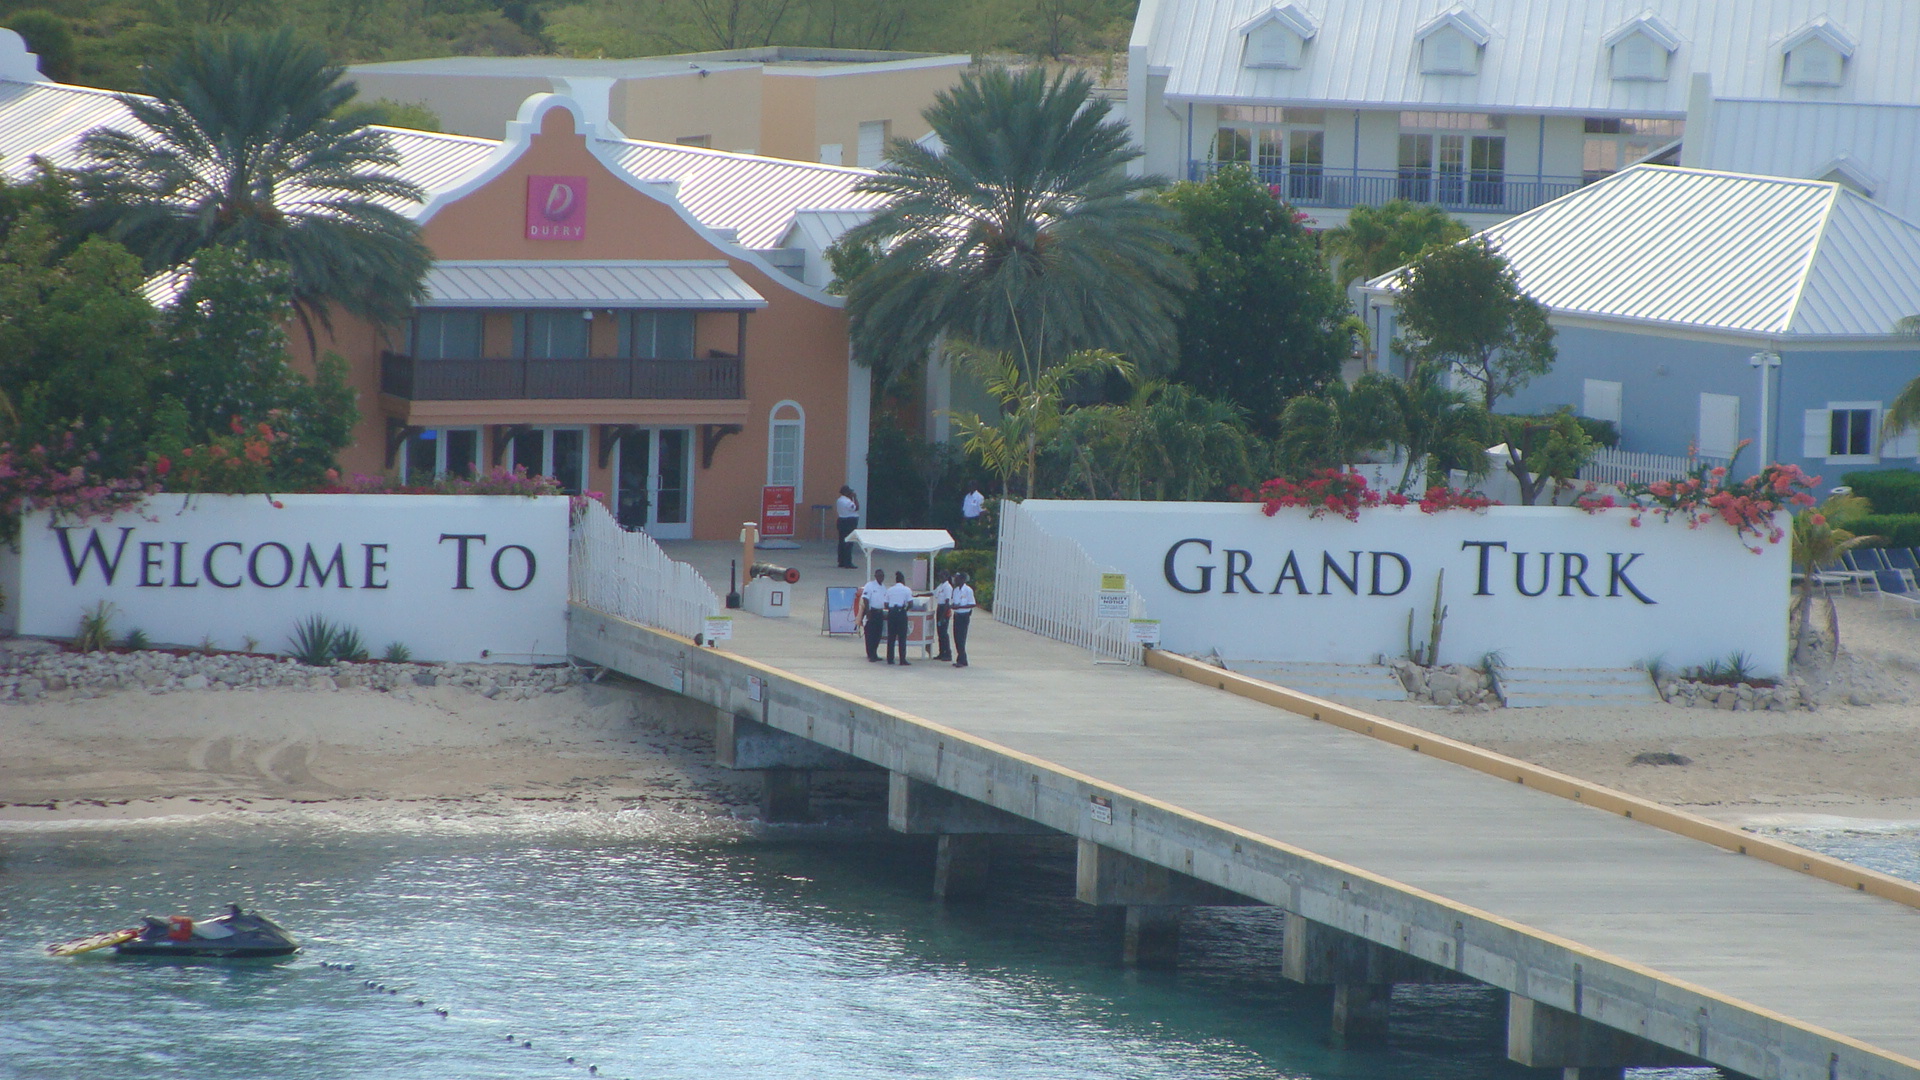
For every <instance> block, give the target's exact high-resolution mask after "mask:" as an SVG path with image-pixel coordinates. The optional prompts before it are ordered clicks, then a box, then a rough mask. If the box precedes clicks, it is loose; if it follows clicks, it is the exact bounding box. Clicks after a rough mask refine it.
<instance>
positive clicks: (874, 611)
mask: <svg viewBox="0 0 1920 1080" xmlns="http://www.w3.org/2000/svg"><path fill="white" fill-rule="evenodd" d="M860 600H861V602H862V603H864V604H865V605H866V608H867V613H866V616H865V618H866V624H865V629H866V631H867V659H868V660H869V661H871V662H872V663H875V664H877V663H879V662H880V637H881V635H882V634H884V633H885V632H886V629H887V574H886V571H884V570H875V571H874V572H873V580H872V581H869V582H867V583H866V585H864V586H862V587H861V589H860Z"/></svg>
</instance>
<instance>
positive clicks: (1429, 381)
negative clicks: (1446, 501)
mask: <svg viewBox="0 0 1920 1080" xmlns="http://www.w3.org/2000/svg"><path fill="white" fill-rule="evenodd" d="M1362 377H1363V378H1366V377H1367V376H1362ZM1374 385H1377V386H1378V387H1379V392H1380V394H1381V396H1382V398H1383V399H1384V400H1385V401H1386V403H1387V405H1388V408H1389V413H1390V417H1391V421H1390V422H1391V424H1392V434H1393V438H1394V440H1395V441H1396V442H1398V443H1399V444H1400V446H1401V450H1402V453H1404V454H1405V456H1406V459H1407V464H1406V469H1405V470H1403V471H1402V472H1401V474H1400V483H1399V484H1398V485H1396V486H1395V488H1394V490H1395V491H1398V492H1400V493H1402V494H1405V493H1406V491H1407V489H1408V488H1410V487H1412V486H1413V481H1414V479H1415V476H1416V475H1417V474H1416V470H1417V469H1419V468H1420V467H1421V466H1422V464H1424V465H1425V476H1424V479H1425V480H1426V482H1427V485H1428V486H1429V487H1431V486H1433V485H1435V484H1444V483H1446V480H1447V473H1448V472H1449V471H1450V470H1453V469H1459V470H1462V471H1463V472H1466V473H1468V474H1470V475H1476V476H1477V475H1479V474H1480V473H1482V472H1484V471H1486V468H1487V457H1486V446H1487V443H1488V441H1489V436H1490V435H1491V434H1492V431H1493V427H1494V417H1492V416H1491V415H1489V414H1488V413H1487V410H1485V409H1484V408H1481V407H1480V405H1479V403H1478V402H1475V401H1474V400H1473V399H1472V398H1470V397H1469V396H1468V395H1466V394H1464V393H1461V392H1460V391H1458V390H1455V389H1454V388H1453V387H1451V386H1449V385H1447V378H1446V372H1445V371H1444V370H1442V369H1441V368H1438V367H1436V366H1434V365H1432V364H1421V365H1418V366H1416V367H1415V368H1414V369H1413V371H1412V372H1411V373H1410V374H1409V375H1408V376H1407V377H1406V378H1405V379H1395V378H1391V377H1387V376H1379V377H1378V382H1377V383H1375V384H1374Z"/></svg>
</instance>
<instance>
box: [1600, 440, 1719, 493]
mask: <svg viewBox="0 0 1920 1080" xmlns="http://www.w3.org/2000/svg"><path fill="white" fill-rule="evenodd" d="M1727 464H1730V462H1728V461H1727V459H1725V458H1716V457H1705V456H1697V457H1675V456H1674V455H1672V454H1636V453H1631V452H1629V451H1625V450H1609V449H1607V448H1605V447H1602V448H1601V449H1599V450H1596V451H1594V455H1593V460H1592V461H1590V462H1588V463H1587V464H1586V466H1585V467H1584V468H1582V469H1581V470H1580V479H1582V480H1592V481H1593V482H1595V483H1598V484H1626V483H1630V482H1635V481H1637V482H1639V483H1642V484H1651V483H1653V482H1654V481H1656V480H1679V479H1681V478H1682V477H1685V476H1688V475H1691V474H1692V472H1693V471H1694V470H1695V469H1697V468H1699V467H1700V466H1702V465H1705V466H1707V467H1708V468H1712V467H1713V466H1715V465H1727Z"/></svg>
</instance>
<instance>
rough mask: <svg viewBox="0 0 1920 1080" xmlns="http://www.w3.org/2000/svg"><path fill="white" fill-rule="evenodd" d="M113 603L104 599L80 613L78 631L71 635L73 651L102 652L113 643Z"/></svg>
mask: <svg viewBox="0 0 1920 1080" xmlns="http://www.w3.org/2000/svg"><path fill="white" fill-rule="evenodd" d="M113 611H114V608H113V605H112V604H109V603H107V602H106V601H105V600H102V601H100V603H98V604H97V605H95V606H94V609H93V610H92V611H83V612H81V613H80V632H79V633H77V634H75V635H73V651H75V652H102V651H104V650H105V649H106V647H107V646H109V645H111V644H113Z"/></svg>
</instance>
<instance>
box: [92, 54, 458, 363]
mask: <svg viewBox="0 0 1920 1080" xmlns="http://www.w3.org/2000/svg"><path fill="white" fill-rule="evenodd" d="M343 71H344V69H343V68H341V67H339V66H337V65H334V64H332V63H330V62H328V60H327V56H326V53H325V52H324V51H323V50H322V49H321V48H320V47H319V46H317V45H313V44H309V43H307V42H305V41H302V40H300V39H298V38H296V37H295V36H294V34H293V32H292V31H291V30H290V29H285V28H283V29H281V30H277V31H274V32H272V33H268V34H264V35H262V34H251V33H235V32H222V33H203V34H201V35H199V36H197V37H195V38H194V39H193V41H192V42H191V43H190V44H189V45H187V47H186V48H184V49H183V50H182V51H181V52H180V53H179V54H178V55H176V56H175V57H174V58H173V59H172V60H171V61H169V62H167V63H165V64H163V65H160V66H158V67H154V68H152V69H150V70H148V72H147V73H146V75H145V77H144V88H145V90H146V94H147V96H144V97H140V96H134V95H124V96H122V97H121V98H120V101H121V103H122V104H123V105H125V106H126V108H127V110H128V112H129V113H130V114H131V115H132V118H133V120H134V122H135V123H134V127H133V128H132V130H120V129H117V128H101V129H97V130H95V131H91V132H89V133H87V135H86V136H85V138H83V139H82V140H81V153H82V156H83V157H84V159H85V161H86V165H85V166H84V167H83V168H81V169H80V170H79V171H78V173H77V174H76V175H75V187H76V191H77V193H78V195H79V197H80V199H81V200H82V202H83V203H84V205H85V207H86V212H85V213H84V214H83V215H82V221H83V223H84V224H85V225H87V226H89V227H95V228H100V229H103V230H105V231H106V233H107V234H108V235H109V236H111V237H113V238H114V239H116V240H119V241H120V242H121V243H124V244H125V245H126V246H127V247H128V248H129V249H131V250H132V251H133V252H134V253H135V254H136V255H138V256H140V258H141V260H142V262H143V263H144V265H145V267H146V269H147V270H148V271H149V272H153V271H160V270H166V269H171V268H175V267H181V266H184V265H185V264H186V263H187V262H188V261H189V260H191V259H192V258H193V256H194V255H195V254H197V253H198V252H200V251H202V250H204V249H206V248H208V247H214V246H223V245H224V246H231V247H236V248H239V249H241V250H242V251H244V252H246V253H247V255H248V256H250V257H251V258H254V259H258V260H264V261H269V262H277V263H284V264H285V265H286V266H287V267H288V268H289V270H290V272H291V274H292V281H293V301H294V305H295V309H296V311H297V312H298V313H299V315H300V318H301V320H302V322H303V323H304V324H305V325H306V326H307V330H308V336H309V341H310V342H311V338H312V326H313V323H314V322H315V321H318V322H319V323H320V324H321V325H327V324H328V308H329V307H330V306H337V307H339V308H341V309H342V310H344V311H347V312H350V313H352V314H354V315H358V316H361V317H363V318H366V319H369V320H371V321H373V322H376V323H382V324H391V323H395V322H398V321H400V320H401V319H403V318H405V317H406V315H407V313H408V311H409V310H410V308H411V306H412V305H413V303H414V302H415V301H416V300H418V299H420V298H421V296H422V290H421V280H422V278H424V277H425V275H426V272H427V269H428V267H429V266H431V264H432V261H433V260H432V256H431V254H430V253H429V252H428V251H427V247H426V245H425V244H424V243H423V242H422V241H421V240H420V236H419V230H418V229H417V228H416V226H415V225H414V223H413V222H412V221H411V220H410V219H408V218H407V217H406V216H405V215H404V214H402V213H401V212H400V210H399V209H397V208H401V207H405V206H408V205H411V204H414V203H417V202H419V201H420V200H421V199H422V197H423V196H424V192H423V191H422V190H421V188H420V187H419V186H418V185H416V184H414V183H413V182H411V181H409V180H406V179H403V178H401V177H400V176H398V175H396V174H395V173H394V172H393V171H392V169H393V167H394V166H396V165H398V164H399V155H398V154H397V153H396V152H395V150H394V148H393V146H392V145H391V143H390V142H389V141H388V139H387V136H386V135H385V134H384V133H382V132H380V131H377V130H374V129H371V128H366V127H362V126H360V122H359V121H358V120H357V119H354V118H352V117H351V116H338V115H336V113H337V112H339V110H340V109H341V106H343V105H345V104H346V103H347V102H348V101H350V100H351V99H352V98H353V95H354V86H353V84H352V83H349V82H342V81H341V75H342V73H343Z"/></svg>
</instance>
